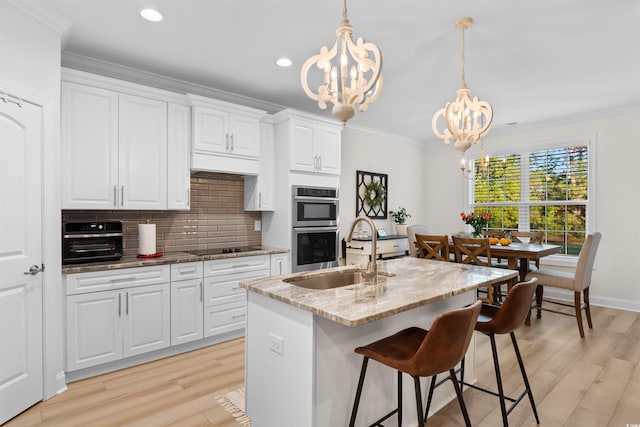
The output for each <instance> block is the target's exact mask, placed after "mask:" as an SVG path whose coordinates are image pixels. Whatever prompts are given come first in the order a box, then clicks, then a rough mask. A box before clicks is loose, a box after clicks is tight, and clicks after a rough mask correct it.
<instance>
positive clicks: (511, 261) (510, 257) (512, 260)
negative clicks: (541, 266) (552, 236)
mask: <svg viewBox="0 0 640 427" xmlns="http://www.w3.org/2000/svg"><path fill="white" fill-rule="evenodd" d="M561 250H562V246H559V245H548V244H539V243H519V242H511V243H510V244H509V245H500V244H497V245H491V258H505V259H506V260H507V268H509V269H510V270H518V276H519V278H520V281H521V282H524V281H525V280H526V277H527V274H528V273H529V262H530V261H535V262H538V261H540V259H541V258H544V257H546V256H549V255H553V254H557V253H560V251H561Z"/></svg>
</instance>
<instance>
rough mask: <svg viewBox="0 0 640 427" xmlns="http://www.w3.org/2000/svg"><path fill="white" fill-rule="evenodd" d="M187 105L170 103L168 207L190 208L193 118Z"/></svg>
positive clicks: (168, 124)
mask: <svg viewBox="0 0 640 427" xmlns="http://www.w3.org/2000/svg"><path fill="white" fill-rule="evenodd" d="M190 119H191V118H190V109H189V107H187V106H186V105H179V104H169V105H168V123H167V129H168V144H167V153H168V156H167V208H168V209H181V210H188V209H189V208H190V195H191V194H190V192H191V178H190V174H191V120H190Z"/></svg>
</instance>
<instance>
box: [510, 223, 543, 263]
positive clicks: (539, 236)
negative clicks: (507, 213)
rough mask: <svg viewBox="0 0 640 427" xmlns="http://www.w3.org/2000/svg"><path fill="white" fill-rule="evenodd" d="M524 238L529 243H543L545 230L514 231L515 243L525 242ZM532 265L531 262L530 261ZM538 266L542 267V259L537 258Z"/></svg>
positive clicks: (512, 234)
mask: <svg viewBox="0 0 640 427" xmlns="http://www.w3.org/2000/svg"><path fill="white" fill-rule="evenodd" d="M522 239H525V240H527V241H528V242H529V243H532V244H535V245H541V244H542V242H543V241H544V231H512V232H511V241H512V242H515V243H524V242H523V240H522ZM529 265H531V263H529ZM536 268H538V269H539V268H540V260H539V259H537V260H536Z"/></svg>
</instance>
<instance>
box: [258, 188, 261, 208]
mask: <svg viewBox="0 0 640 427" xmlns="http://www.w3.org/2000/svg"><path fill="white" fill-rule="evenodd" d="M258 207H259V208H261V207H262V191H259V192H258Z"/></svg>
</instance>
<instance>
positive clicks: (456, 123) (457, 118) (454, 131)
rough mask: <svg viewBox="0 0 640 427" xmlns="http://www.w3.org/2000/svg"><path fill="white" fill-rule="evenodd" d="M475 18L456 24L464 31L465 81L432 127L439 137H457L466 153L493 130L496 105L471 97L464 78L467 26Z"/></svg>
mask: <svg viewBox="0 0 640 427" xmlns="http://www.w3.org/2000/svg"><path fill="white" fill-rule="evenodd" d="M472 23H473V20H472V19H471V18H460V19H458V20H457V21H456V23H455V25H454V27H455V28H456V29H457V30H461V31H462V83H461V84H460V89H458V91H457V92H456V99H455V101H453V102H447V104H446V105H445V107H444V108H442V109H440V110H438V111H437V112H436V114H434V116H433V120H432V122H431V128H432V129H433V133H435V134H436V136H437V137H438V138H441V139H443V140H444V142H445V144H449V142H451V140H453V141H454V147H455V148H456V150H460V151H461V152H462V153H463V154H464V152H465V151H467V150H468V149H469V147H471V143H472V142H473V143H478V142H479V141H480V140H481V139H482V137H483V136H485V135H486V134H487V133H488V132H489V128H490V127H491V121H492V120H493V109H492V108H491V105H490V104H489V103H488V102H485V101H480V100H479V99H478V97H474V98H473V99H471V97H470V96H469V92H470V90H469V88H468V87H467V82H466V81H465V79H464V30H466V29H467V28H469V27H471V24H472ZM440 117H442V118H443V119H444V123H445V126H444V128H443V131H442V132H441V131H440V130H438V126H437V125H438V123H437V122H438V119H439V118H440Z"/></svg>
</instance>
